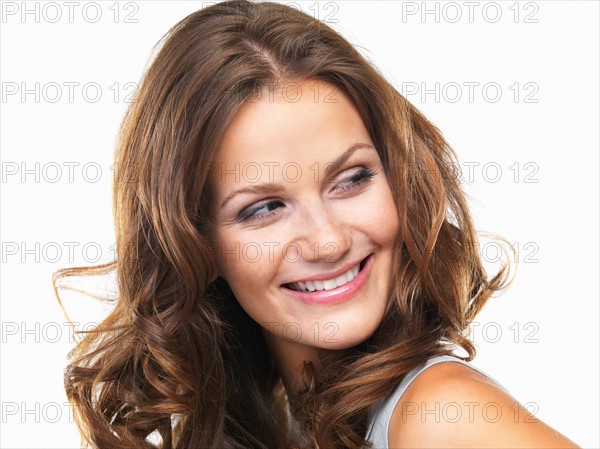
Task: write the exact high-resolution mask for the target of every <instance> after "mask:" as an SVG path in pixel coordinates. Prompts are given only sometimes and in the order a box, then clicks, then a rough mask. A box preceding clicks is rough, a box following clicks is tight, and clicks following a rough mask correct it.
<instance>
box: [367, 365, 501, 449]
mask: <svg viewBox="0 0 600 449" xmlns="http://www.w3.org/2000/svg"><path fill="white" fill-rule="evenodd" d="M441 362H458V363H461V364H463V365H466V366H468V367H469V368H471V369H474V370H475V371H477V372H479V373H481V374H482V375H484V376H485V377H487V378H488V379H490V380H491V381H492V382H494V383H495V384H496V385H497V386H498V387H499V388H500V389H502V390H503V391H504V392H506V393H508V394H510V393H509V392H508V390H507V389H506V388H504V387H503V386H502V385H501V384H500V383H499V382H498V381H496V380H495V379H494V378H493V377H492V376H490V375H488V374H486V373H485V372H484V371H482V370H481V369H479V368H477V367H476V366H474V365H472V364H471V363H469V362H466V361H464V360H462V359H460V358H458V357H456V356H453V355H440V356H436V357H432V358H430V359H428V360H427V361H426V362H425V363H423V364H422V365H421V366H418V367H417V368H415V369H413V370H411V371H409V372H408V373H406V375H405V376H404V378H403V379H402V381H400V383H399V384H398V386H397V387H396V388H395V389H394V391H392V393H391V394H390V395H388V396H386V397H384V398H382V399H380V400H379V401H376V402H375V403H373V405H372V406H371V411H370V423H369V429H368V432H367V436H366V439H367V441H369V442H371V443H373V446H372V449H388V431H389V427H390V419H391V417H392V412H393V411H394V408H395V407H396V404H397V403H398V401H399V400H400V398H401V397H402V395H403V394H404V392H405V391H406V389H407V388H408V387H409V386H410V384H411V383H412V382H413V381H414V380H415V379H416V377H417V376H418V375H419V374H421V373H422V372H423V371H425V370H426V369H427V368H429V367H430V366H433V365H435V364H437V363H441Z"/></svg>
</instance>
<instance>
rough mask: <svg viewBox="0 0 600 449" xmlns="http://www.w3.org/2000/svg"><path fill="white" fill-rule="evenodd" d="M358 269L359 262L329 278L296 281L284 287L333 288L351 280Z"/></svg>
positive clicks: (299, 290) (303, 289) (310, 290)
mask: <svg viewBox="0 0 600 449" xmlns="http://www.w3.org/2000/svg"><path fill="white" fill-rule="evenodd" d="M359 270H360V264H359V263H357V264H356V265H354V266H353V267H352V268H350V269H349V270H348V271H346V272H345V273H343V274H341V275H339V276H337V277H335V278H331V279H324V280H314V281H310V280H307V281H304V282H303V281H298V282H292V283H291V284H286V287H288V288H290V289H291V290H295V291H298V292H314V291H315V290H333V289H334V288H336V287H341V286H342V285H345V284H347V283H348V282H350V281H352V280H353V279H354V278H355V277H356V276H357V275H358V272H359Z"/></svg>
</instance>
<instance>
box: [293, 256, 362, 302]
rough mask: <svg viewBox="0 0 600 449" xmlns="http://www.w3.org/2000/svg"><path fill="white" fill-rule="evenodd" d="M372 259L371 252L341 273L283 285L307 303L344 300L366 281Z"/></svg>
mask: <svg viewBox="0 0 600 449" xmlns="http://www.w3.org/2000/svg"><path fill="white" fill-rule="evenodd" d="M372 259H373V257H372V254H370V255H369V256H367V257H366V258H364V259H363V260H361V261H360V262H359V263H357V264H355V265H352V266H351V267H349V268H343V270H345V271H342V273H341V274H337V273H333V274H329V275H326V276H328V278H324V276H315V277H314V278H312V279H305V280H301V281H300V280H299V281H295V282H291V283H288V284H284V285H282V287H283V289H284V291H286V292H287V293H288V294H289V295H291V296H292V297H294V298H296V299H298V300H300V301H302V302H306V303H312V304H323V305H325V304H337V303H340V302H344V301H346V300H348V299H350V298H352V297H354V296H355V295H356V294H357V293H358V292H359V291H360V290H361V289H362V287H363V286H364V284H365V283H366V280H367V278H368V276H369V274H370V271H371V265H372V263H371V262H372ZM318 278H320V279H318ZM338 283H339V284H340V285H338ZM334 284H335V285H334Z"/></svg>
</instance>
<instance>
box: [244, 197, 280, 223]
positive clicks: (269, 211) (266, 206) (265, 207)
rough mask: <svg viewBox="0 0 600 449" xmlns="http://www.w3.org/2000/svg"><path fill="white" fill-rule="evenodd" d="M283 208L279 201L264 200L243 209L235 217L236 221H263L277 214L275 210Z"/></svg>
mask: <svg viewBox="0 0 600 449" xmlns="http://www.w3.org/2000/svg"><path fill="white" fill-rule="evenodd" d="M281 207H285V204H284V203H283V201H281V200H265V201H262V202H259V203H255V204H252V205H250V206H248V207H245V208H244V209H242V210H241V211H240V213H239V214H238V215H237V217H236V220H237V221H253V220H264V219H265V218H268V217H270V216H271V215H274V214H276V213H277V209H279V208H281Z"/></svg>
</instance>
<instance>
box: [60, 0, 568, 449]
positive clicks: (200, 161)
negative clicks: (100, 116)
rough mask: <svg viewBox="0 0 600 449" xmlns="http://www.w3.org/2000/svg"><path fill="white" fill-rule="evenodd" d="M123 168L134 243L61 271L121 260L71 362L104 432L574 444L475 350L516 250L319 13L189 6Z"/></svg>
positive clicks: (128, 234) (130, 440)
mask: <svg viewBox="0 0 600 449" xmlns="http://www.w3.org/2000/svg"><path fill="white" fill-rule="evenodd" d="M116 163H117V167H118V170H117V173H116V177H115V185H114V214H115V231H116V237H117V260H116V261H115V262H114V263H112V264H108V265H102V266H99V267H95V268H81V269H71V270H63V271H61V272H59V273H57V278H60V277H65V276H70V275H77V274H103V273H108V272H110V271H112V270H116V273H117V278H118V285H119V294H118V301H117V302H116V306H115V308H114V310H113V312H112V313H111V314H110V315H109V317H108V318H107V319H106V320H105V321H104V322H103V323H101V324H100V325H99V326H98V328H97V329H96V330H95V331H93V332H90V333H89V334H88V335H87V336H86V338H85V339H84V340H83V341H82V342H81V343H80V344H79V345H78V346H77V348H75V350H74V352H73V354H72V357H73V360H72V362H71V364H70V365H69V367H68V368H67V370H66V376H65V385H66V389H67V394H68V396H69V399H70V400H71V401H72V402H73V403H74V404H75V407H76V416H77V419H78V423H79V426H80V428H81V430H82V434H83V436H84V438H85V440H86V441H87V443H88V444H89V445H91V446H92V447H97V448H103V449H104V448H113V447H128V448H129V447H131V448H148V447H162V448H164V449H167V448H249V447H252V448H352V449H358V448H362V447H368V446H369V445H372V446H373V447H486V446H491V445H495V446H498V447H550V446H551V447H576V446H575V444H574V443H572V442H571V441H569V440H568V439H567V438H565V437H563V436H562V435H560V434H559V433H558V432H556V431H554V430H553V429H551V428H549V427H548V426H546V425H545V424H543V423H542V422H540V421H538V420H535V419H532V417H531V416H528V414H527V412H526V410H525V409H523V407H522V406H521V405H520V404H518V403H517V402H516V401H515V400H514V399H513V398H511V397H510V395H509V394H508V393H507V392H505V391H504V390H503V388H502V387H501V386H500V385H498V384H497V383H495V382H494V381H493V380H492V379H491V378H489V377H488V376H486V375H485V374H483V373H481V372H480V371H478V370H477V369H475V368H474V367H472V366H470V365H469V364H468V363H467V361H469V360H471V359H472V358H473V356H474V353H475V350H474V347H473V345H472V343H471V342H470V341H469V340H468V339H467V338H466V331H467V329H468V325H469V323H470V322H471V321H472V320H473V318H474V317H475V315H476V314H477V312H478V311H479V310H480V309H481V307H482V306H483V305H484V304H485V302H486V300H487V299H488V298H489V297H490V296H491V295H492V294H493V293H494V292H495V291H498V290H500V289H502V288H504V287H505V286H506V284H507V282H508V267H504V268H502V269H501V270H500V272H499V273H497V274H496V275H495V276H494V277H492V278H491V279H488V278H487V276H486V273H485V272H484V270H483V267H482V263H481V260H480V257H479V254H478V251H477V245H476V242H477V240H476V235H475V231H474V227H473V223H472V220H471V218H470V215H469V212H468V208H467V205H466V201H465V198H464V195H463V193H462V192H461V190H460V186H459V181H458V179H456V177H455V176H454V174H455V173H454V170H452V167H453V166H454V154H453V152H452V150H451V149H450V148H449V147H448V145H447V143H446V142H445V141H444V139H443V138H442V136H441V134H440V132H439V131H438V130H437V129H436V128H435V127H434V126H433V125H432V124H431V123H429V122H428V121H427V120H426V119H425V118H424V117H423V116H422V115H421V114H420V113H419V112H418V111H417V110H416V109H415V108H414V107H413V106H412V105H410V104H409V103H408V102H407V101H406V100H405V99H404V98H403V97H402V96H401V95H400V94H398V92H397V91H396V90H395V89H394V88H393V87H392V86H391V85H390V84H389V83H388V82H387V81H386V80H385V79H384V78H383V77H382V76H381V74H380V73H379V72H378V71H377V70H376V69H375V68H373V67H372V66H371V65H370V64H369V63H368V62H366V61H365V59H364V58H363V57H362V56H360V54H359V53H358V52H357V51H356V50H355V49H354V48H353V47H352V46H351V45H350V44H349V43H348V42H346V41H345V40H344V39H343V38H342V37H341V36H340V35H339V34H337V33H336V32H334V31H333V30H331V29H330V28H328V27H327V26H325V25H324V24H322V23H321V22H319V21H317V20H315V19H313V18H311V17H310V16H308V15H305V14H303V13H301V12H298V11H296V10H294V9H292V8H289V7H286V6H283V5H278V4H272V3H252V2H247V1H233V2H223V3H220V4H217V5H214V6H211V7H208V8H205V9H203V10H201V11H198V12H196V13H194V14H191V15H190V16H188V17H187V18H185V19H184V20H182V21H181V22H180V23H178V24H177V25H176V26H175V27H174V28H173V29H172V30H171V31H170V32H169V33H168V35H167V37H166V39H165V40H164V42H163V43H162V47H161V48H160V51H159V52H158V54H157V55H156V57H155V59H154V61H153V63H152V65H151V66H150V67H149V69H148V70H147V72H146V74H145V76H144V78H143V80H142V83H141V84H140V88H139V91H138V98H137V102H136V103H134V104H133V105H132V107H131V108H130V110H129V111H128V113H127V116H126V118H125V120H124V122H123V126H122V129H121V138H120V141H119V144H118V149H117V152H116ZM56 280H57V279H55V281H56ZM460 349H462V350H463V351H464V352H465V354H464V355H463V356H462V359H461V358H458V357H456V356H454V355H453V354H454V353H455V351H457V350H460ZM431 410H433V411H434V413H433V416H432V414H431ZM436 410H443V411H444V413H443V416H442V415H441V414H440V413H438V412H436ZM450 410H452V413H450ZM514 411H517V412H519V413H520V414H519V415H518V416H520V417H522V419H518V420H515V419H513V418H514V416H516V415H515V414H514ZM467 412H468V413H467ZM440 416H442V417H443V419H439V417H440ZM428 417H430V418H428Z"/></svg>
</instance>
